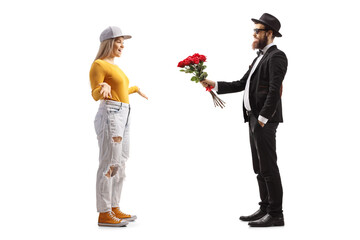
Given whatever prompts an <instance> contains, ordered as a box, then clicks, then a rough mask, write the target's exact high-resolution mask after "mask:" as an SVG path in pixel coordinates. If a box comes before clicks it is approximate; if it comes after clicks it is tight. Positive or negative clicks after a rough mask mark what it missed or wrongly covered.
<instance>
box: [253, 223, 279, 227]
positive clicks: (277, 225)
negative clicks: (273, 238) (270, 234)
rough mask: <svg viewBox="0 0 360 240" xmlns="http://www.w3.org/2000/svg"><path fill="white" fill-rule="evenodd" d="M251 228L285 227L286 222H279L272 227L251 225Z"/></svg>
mask: <svg viewBox="0 0 360 240" xmlns="http://www.w3.org/2000/svg"><path fill="white" fill-rule="evenodd" d="M249 226H250V227H283V226H285V222H277V223H274V224H272V225H250V224H249Z"/></svg>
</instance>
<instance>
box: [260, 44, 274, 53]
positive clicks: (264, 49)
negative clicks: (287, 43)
mask: <svg viewBox="0 0 360 240" xmlns="http://www.w3.org/2000/svg"><path fill="white" fill-rule="evenodd" d="M274 45H275V44H274V43H270V44H268V45H266V46H265V47H264V48H263V49H262V51H263V54H265V53H266V51H267V50H268V49H269V48H271V47H272V46H274Z"/></svg>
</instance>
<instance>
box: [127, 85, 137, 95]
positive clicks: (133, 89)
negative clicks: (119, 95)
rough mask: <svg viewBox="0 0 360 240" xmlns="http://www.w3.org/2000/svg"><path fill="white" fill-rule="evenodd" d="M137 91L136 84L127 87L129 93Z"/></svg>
mask: <svg viewBox="0 0 360 240" xmlns="http://www.w3.org/2000/svg"><path fill="white" fill-rule="evenodd" d="M138 91H139V88H138V86H133V87H130V88H129V91H128V93H129V94H132V93H136V92H138Z"/></svg>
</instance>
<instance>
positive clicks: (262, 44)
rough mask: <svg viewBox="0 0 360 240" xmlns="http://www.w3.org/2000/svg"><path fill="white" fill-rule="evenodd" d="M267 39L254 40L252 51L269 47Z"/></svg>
mask: <svg viewBox="0 0 360 240" xmlns="http://www.w3.org/2000/svg"><path fill="white" fill-rule="evenodd" d="M267 40H268V39H267V37H266V36H264V37H263V38H260V39H254V41H253V43H252V49H253V50H255V49H263V48H264V47H266V45H267Z"/></svg>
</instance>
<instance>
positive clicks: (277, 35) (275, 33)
mask: <svg viewBox="0 0 360 240" xmlns="http://www.w3.org/2000/svg"><path fill="white" fill-rule="evenodd" d="M251 21H253V22H254V23H255V24H257V23H261V24H264V25H265V26H268V27H269V28H271V30H273V32H274V35H275V37H282V35H281V33H279V32H277V31H275V30H274V29H273V28H272V27H270V26H269V25H267V24H266V23H265V22H263V21H261V20H258V19H255V18H252V19H251Z"/></svg>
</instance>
